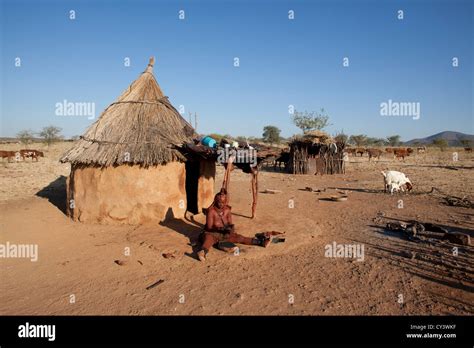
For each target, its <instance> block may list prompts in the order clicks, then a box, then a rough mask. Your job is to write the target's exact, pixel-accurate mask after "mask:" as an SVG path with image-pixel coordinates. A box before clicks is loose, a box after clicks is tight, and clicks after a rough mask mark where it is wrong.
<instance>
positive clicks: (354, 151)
mask: <svg viewBox="0 0 474 348" xmlns="http://www.w3.org/2000/svg"><path fill="white" fill-rule="evenodd" d="M345 151H346V152H347V153H348V154H351V155H354V156H356V157H357V155H360V157H362V156H363V155H364V153H367V155H368V156H369V161H370V160H371V159H372V158H377V159H380V156H382V154H383V153H384V151H383V150H381V149H375V148H363V147H348V148H346V149H345ZM416 151H417V153H425V152H426V146H421V147H418V148H416ZM414 152H415V150H414V149H413V148H411V147H387V148H385V153H387V154H392V155H393V157H394V158H401V159H403V160H404V159H405V157H407V156H410V155H411V154H412V153H414Z"/></svg>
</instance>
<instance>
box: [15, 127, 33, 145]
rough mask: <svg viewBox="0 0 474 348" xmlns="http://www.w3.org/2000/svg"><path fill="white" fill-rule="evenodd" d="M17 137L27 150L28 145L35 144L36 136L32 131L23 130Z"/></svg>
mask: <svg viewBox="0 0 474 348" xmlns="http://www.w3.org/2000/svg"><path fill="white" fill-rule="evenodd" d="M16 137H17V139H18V140H20V142H21V143H22V144H23V145H25V147H26V148H28V145H29V144H31V143H32V142H33V138H34V134H33V131H31V130H22V131H20V132H18V133H17V135H16Z"/></svg>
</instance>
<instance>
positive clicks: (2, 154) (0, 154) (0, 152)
mask: <svg viewBox="0 0 474 348" xmlns="http://www.w3.org/2000/svg"><path fill="white" fill-rule="evenodd" d="M0 157H1V158H2V162H3V159H4V158H6V159H7V161H8V162H10V159H11V158H15V157H17V152H15V151H3V150H0Z"/></svg>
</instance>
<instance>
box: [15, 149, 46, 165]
mask: <svg viewBox="0 0 474 348" xmlns="http://www.w3.org/2000/svg"><path fill="white" fill-rule="evenodd" d="M20 155H21V158H23V161H25V160H26V158H28V157H31V161H33V159H35V160H36V162H38V157H44V154H43V152H42V151H38V150H26V149H23V150H20Z"/></svg>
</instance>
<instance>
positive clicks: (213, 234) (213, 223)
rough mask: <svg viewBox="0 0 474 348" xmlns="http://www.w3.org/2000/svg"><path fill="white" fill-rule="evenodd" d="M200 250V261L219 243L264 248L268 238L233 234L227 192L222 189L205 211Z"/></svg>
mask: <svg viewBox="0 0 474 348" xmlns="http://www.w3.org/2000/svg"><path fill="white" fill-rule="evenodd" d="M200 239H201V243H202V246H201V250H200V251H199V252H198V253H197V255H198V258H199V260H200V261H205V260H206V255H207V253H208V252H209V250H210V249H211V247H212V246H214V245H215V244H217V243H219V242H223V241H225V242H231V243H240V244H245V245H259V246H263V247H266V246H267V245H268V243H270V239H269V238H250V237H244V236H241V235H240V234H237V233H235V230H234V225H233V224H232V212H231V208H230V207H229V206H228V205H227V192H226V190H225V189H222V190H221V191H220V192H219V193H218V194H216V196H215V197H214V203H212V204H211V206H210V207H209V208H208V210H207V216H206V226H205V227H204V232H203V233H202V234H201V236H200Z"/></svg>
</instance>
